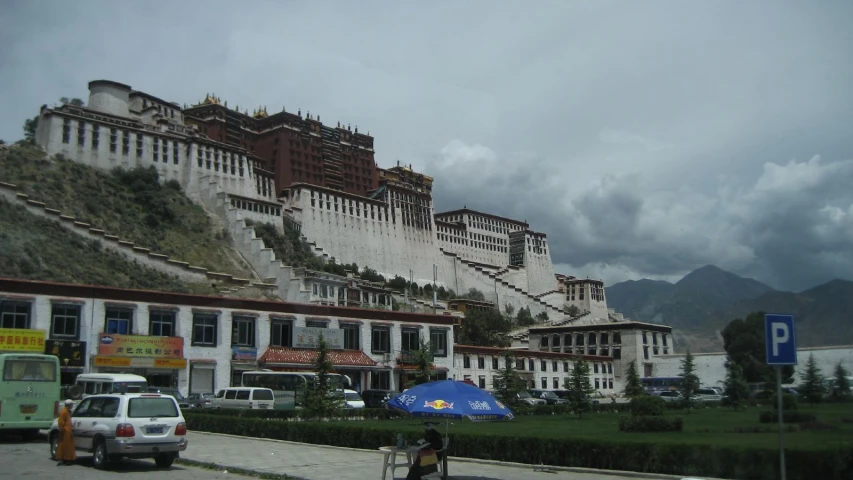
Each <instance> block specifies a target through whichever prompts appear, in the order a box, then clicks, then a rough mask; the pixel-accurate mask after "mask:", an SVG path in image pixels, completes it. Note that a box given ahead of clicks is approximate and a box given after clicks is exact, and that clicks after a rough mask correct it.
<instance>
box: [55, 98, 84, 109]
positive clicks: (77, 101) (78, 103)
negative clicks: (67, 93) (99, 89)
mask: <svg viewBox="0 0 853 480" xmlns="http://www.w3.org/2000/svg"><path fill="white" fill-rule="evenodd" d="M59 103H67V104H69V105H73V106H75V107H82V106H83V105H85V102H83V100H80V99H79V98H70V99H69V98H68V97H62V98H60V99H59Z"/></svg>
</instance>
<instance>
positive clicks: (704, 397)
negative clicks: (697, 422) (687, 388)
mask: <svg viewBox="0 0 853 480" xmlns="http://www.w3.org/2000/svg"><path fill="white" fill-rule="evenodd" d="M696 398H697V399H698V400H699V401H700V402H719V401H721V400H722V399H723V396H722V395H720V394H719V393H718V392H717V390H715V389H713V388H700V389H699V390H696Z"/></svg>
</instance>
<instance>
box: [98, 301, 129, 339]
mask: <svg viewBox="0 0 853 480" xmlns="http://www.w3.org/2000/svg"><path fill="white" fill-rule="evenodd" d="M131 332H133V310H131V309H129V308H118V307H107V311H106V314H105V315H104V333H115V334H119V335H130V334H131Z"/></svg>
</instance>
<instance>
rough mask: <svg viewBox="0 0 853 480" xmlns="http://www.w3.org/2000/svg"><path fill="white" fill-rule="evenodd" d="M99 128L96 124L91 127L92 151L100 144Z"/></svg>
mask: <svg viewBox="0 0 853 480" xmlns="http://www.w3.org/2000/svg"><path fill="white" fill-rule="evenodd" d="M100 135H101V127H100V126H99V125H98V124H93V125H92V150H97V149H98V145H100V142H101V137H100Z"/></svg>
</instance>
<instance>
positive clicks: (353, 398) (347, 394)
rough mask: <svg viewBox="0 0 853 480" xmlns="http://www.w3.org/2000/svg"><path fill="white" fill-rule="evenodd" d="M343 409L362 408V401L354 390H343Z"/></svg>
mask: <svg viewBox="0 0 853 480" xmlns="http://www.w3.org/2000/svg"><path fill="white" fill-rule="evenodd" d="M344 408H364V399H362V398H361V395H359V394H358V392H356V391H355V390H344Z"/></svg>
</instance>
